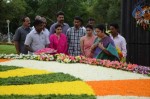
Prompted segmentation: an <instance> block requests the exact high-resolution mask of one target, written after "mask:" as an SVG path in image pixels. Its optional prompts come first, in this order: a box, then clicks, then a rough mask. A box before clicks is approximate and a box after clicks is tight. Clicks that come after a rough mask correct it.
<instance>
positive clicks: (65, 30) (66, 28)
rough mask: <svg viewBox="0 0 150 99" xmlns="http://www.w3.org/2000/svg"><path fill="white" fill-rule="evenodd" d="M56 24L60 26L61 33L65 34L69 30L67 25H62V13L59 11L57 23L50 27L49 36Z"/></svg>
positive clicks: (53, 31)
mask: <svg viewBox="0 0 150 99" xmlns="http://www.w3.org/2000/svg"><path fill="white" fill-rule="evenodd" d="M56 24H60V25H61V26H62V33H64V34H66V32H67V30H68V28H69V25H68V24H67V23H64V13H63V12H62V11H59V12H58V13H57V22H56V23H54V24H52V25H51V27H50V35H51V34H53V33H55V26H56Z"/></svg>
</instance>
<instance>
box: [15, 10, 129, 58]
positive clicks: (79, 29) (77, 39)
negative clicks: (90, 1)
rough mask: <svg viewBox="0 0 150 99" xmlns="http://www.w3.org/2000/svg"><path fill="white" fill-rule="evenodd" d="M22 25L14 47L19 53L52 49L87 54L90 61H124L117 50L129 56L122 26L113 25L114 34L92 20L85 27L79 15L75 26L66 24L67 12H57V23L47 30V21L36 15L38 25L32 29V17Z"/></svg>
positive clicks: (35, 24) (67, 52) (74, 54)
mask: <svg viewBox="0 0 150 99" xmlns="http://www.w3.org/2000/svg"><path fill="white" fill-rule="evenodd" d="M22 22H23V24H22V26H21V27H19V28H18V29H17V30H16V33H15V35H14V39H13V41H14V44H15V47H16V51H17V53H18V54H20V53H23V54H28V53H33V52H36V51H38V50H40V49H43V48H46V47H48V48H52V49H55V50H57V53H64V54H67V55H71V56H78V55H84V56H86V57H88V58H98V59H109V60H120V59H119V56H118V53H117V50H116V47H118V48H119V49H120V50H121V52H122V53H123V57H126V55H127V49H126V40H125V38H124V37H123V36H121V35H120V34H119V31H118V30H119V26H118V24H110V25H109V29H110V31H111V32H110V34H107V33H106V27H105V25H103V24H99V25H97V26H94V23H95V20H94V19H93V18H90V19H89V20H88V23H87V25H86V26H85V27H84V26H83V20H82V18H81V17H79V16H76V17H74V20H73V25H74V26H73V27H69V25H68V24H67V23H65V22H64V13H63V12H62V11H59V12H58V13H57V22H56V23H54V24H52V25H51V26H50V30H49V31H48V29H46V24H47V22H46V19H45V18H44V17H41V16H36V17H35V20H34V26H33V27H32V28H30V18H29V17H23V18H22Z"/></svg>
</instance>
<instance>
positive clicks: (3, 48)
mask: <svg viewBox="0 0 150 99" xmlns="http://www.w3.org/2000/svg"><path fill="white" fill-rule="evenodd" d="M12 53H15V54H16V49H15V46H14V45H0V54H12Z"/></svg>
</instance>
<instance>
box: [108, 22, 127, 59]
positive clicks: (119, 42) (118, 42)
mask: <svg viewBox="0 0 150 99" xmlns="http://www.w3.org/2000/svg"><path fill="white" fill-rule="evenodd" d="M109 26H110V31H111V35H110V37H111V38H112V39H113V41H114V43H115V46H116V48H119V49H120V50H121V52H122V54H123V57H124V58H126V56H127V49H126V44H127V43H126V40H125V38H124V37H123V36H121V35H120V34H119V32H118V31H119V26H118V24H115V23H112V24H110V25H109Z"/></svg>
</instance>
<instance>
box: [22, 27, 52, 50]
mask: <svg viewBox="0 0 150 99" xmlns="http://www.w3.org/2000/svg"><path fill="white" fill-rule="evenodd" d="M47 44H50V42H49V38H48V37H47V35H46V34H44V33H43V32H41V33H37V31H36V30H35V29H34V30H32V31H31V32H30V33H29V34H28V35H27V37H26V40H25V45H29V46H30V47H31V48H32V49H33V51H34V52H36V51H37V50H40V49H43V48H45V46H46V45H47Z"/></svg>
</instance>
